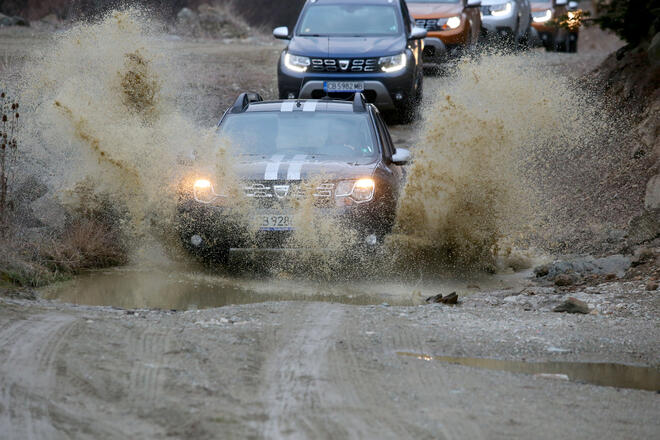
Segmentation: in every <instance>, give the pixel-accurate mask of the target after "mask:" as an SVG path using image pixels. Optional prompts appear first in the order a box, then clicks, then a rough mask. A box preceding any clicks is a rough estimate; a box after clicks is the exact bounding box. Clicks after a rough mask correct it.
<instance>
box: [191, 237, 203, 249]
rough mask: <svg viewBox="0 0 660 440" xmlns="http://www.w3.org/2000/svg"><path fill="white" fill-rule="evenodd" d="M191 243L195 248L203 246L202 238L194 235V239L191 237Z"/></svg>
mask: <svg viewBox="0 0 660 440" xmlns="http://www.w3.org/2000/svg"><path fill="white" fill-rule="evenodd" d="M190 243H191V244H192V245H193V246H199V245H200V244H202V237H200V236H199V235H197V234H195V235H193V236H192V237H190Z"/></svg>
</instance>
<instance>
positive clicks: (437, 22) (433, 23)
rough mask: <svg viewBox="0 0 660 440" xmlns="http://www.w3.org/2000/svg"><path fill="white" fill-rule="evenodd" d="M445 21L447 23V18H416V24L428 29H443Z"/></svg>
mask: <svg viewBox="0 0 660 440" xmlns="http://www.w3.org/2000/svg"><path fill="white" fill-rule="evenodd" d="M445 23H447V19H446V18H427V19H424V18H419V19H417V20H415V26H417V27H421V28H424V29H426V30H427V31H441V30H442V26H444V25H445Z"/></svg>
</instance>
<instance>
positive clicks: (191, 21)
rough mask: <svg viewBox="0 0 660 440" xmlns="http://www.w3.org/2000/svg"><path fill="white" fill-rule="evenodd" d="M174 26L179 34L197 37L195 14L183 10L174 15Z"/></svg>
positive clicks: (198, 26) (197, 20)
mask: <svg viewBox="0 0 660 440" xmlns="http://www.w3.org/2000/svg"><path fill="white" fill-rule="evenodd" d="M176 25H177V28H178V30H179V31H180V32H182V33H184V34H189V35H197V34H198V33H199V28H200V25H199V17H198V16H197V13H196V12H194V11H192V10H190V9H188V8H183V9H181V10H180V11H179V13H178V14H176Z"/></svg>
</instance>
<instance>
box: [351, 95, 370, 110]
mask: <svg viewBox="0 0 660 440" xmlns="http://www.w3.org/2000/svg"><path fill="white" fill-rule="evenodd" d="M365 102H366V99H364V95H363V94H362V93H359V92H358V93H356V94H355V95H354V96H353V111H354V112H366V111H367V106H366V105H365Z"/></svg>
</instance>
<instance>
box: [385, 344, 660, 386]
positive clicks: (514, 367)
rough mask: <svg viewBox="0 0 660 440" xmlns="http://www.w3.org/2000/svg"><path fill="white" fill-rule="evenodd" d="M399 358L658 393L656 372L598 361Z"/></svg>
mask: <svg viewBox="0 0 660 440" xmlns="http://www.w3.org/2000/svg"><path fill="white" fill-rule="evenodd" d="M397 354H398V355H399V356H406V357H414V358H416V359H420V360H424V361H440V362H446V363H451V364H459V365H465V366H468V367H477V368H484V369H487V370H498V371H510V372H512V373H524V374H533V375H535V376H539V377H551V378H557V379H565V380H572V381H576V382H587V383H590V384H593V385H600V386H609V387H616V388H634V389H639V390H647V391H660V369H658V368H651V367H638V366H633V365H625V364H615V363H600V362H523V361H506V360H500V359H488V358H467V357H450V356H429V355H425V354H419V353H408V352H398V353H397Z"/></svg>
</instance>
